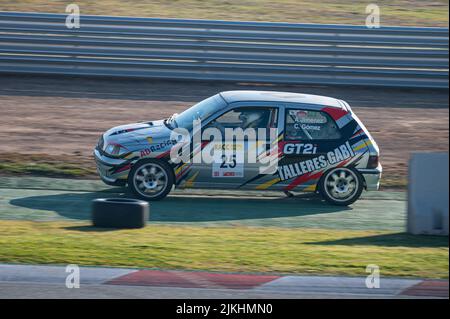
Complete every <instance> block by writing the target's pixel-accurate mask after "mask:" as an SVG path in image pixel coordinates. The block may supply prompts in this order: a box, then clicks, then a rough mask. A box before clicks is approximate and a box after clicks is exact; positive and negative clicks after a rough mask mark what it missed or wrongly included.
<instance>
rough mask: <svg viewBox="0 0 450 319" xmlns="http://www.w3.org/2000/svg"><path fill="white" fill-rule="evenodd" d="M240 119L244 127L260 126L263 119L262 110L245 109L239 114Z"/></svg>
mask: <svg viewBox="0 0 450 319" xmlns="http://www.w3.org/2000/svg"><path fill="white" fill-rule="evenodd" d="M239 120H240V121H241V123H242V125H241V127H242V129H244V130H245V129H247V128H255V129H256V128H259V127H260V124H261V121H262V120H263V114H262V112H257V111H243V112H242V113H241V114H239Z"/></svg>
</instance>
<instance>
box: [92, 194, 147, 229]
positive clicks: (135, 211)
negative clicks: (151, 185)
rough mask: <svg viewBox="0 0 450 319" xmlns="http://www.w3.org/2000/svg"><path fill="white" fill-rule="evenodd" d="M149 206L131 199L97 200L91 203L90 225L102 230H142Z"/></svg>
mask: <svg viewBox="0 0 450 319" xmlns="http://www.w3.org/2000/svg"><path fill="white" fill-rule="evenodd" d="M149 214H150V211H149V204H148V203H147V202H145V201H141V200H137V199H132V198H99V199H95V200H93V201H92V224H93V225H94V227H103V228H143V227H145V225H146V224H147V220H148V218H149Z"/></svg>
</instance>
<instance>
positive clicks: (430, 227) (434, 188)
mask: <svg viewBox="0 0 450 319" xmlns="http://www.w3.org/2000/svg"><path fill="white" fill-rule="evenodd" d="M448 164H449V162H448V153H415V154H412V156H411V159H410V162H409V187H408V225H407V228H408V232H409V233H412V234H430V235H448V190H449V189H448V185H449V183H448V180H449V176H448V174H449V172H448Z"/></svg>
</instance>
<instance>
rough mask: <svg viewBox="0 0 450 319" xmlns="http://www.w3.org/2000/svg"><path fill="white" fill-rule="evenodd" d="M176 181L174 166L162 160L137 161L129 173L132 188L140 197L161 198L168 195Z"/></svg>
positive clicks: (129, 182)
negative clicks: (173, 171)
mask: <svg viewBox="0 0 450 319" xmlns="http://www.w3.org/2000/svg"><path fill="white" fill-rule="evenodd" d="M173 183H174V176H173V173H172V168H171V167H170V166H169V164H167V163H166V162H163V161H161V160H154V159H148V160H144V161H141V162H138V163H136V164H135V165H134V166H133V168H132V169H131V171H130V174H129V175H128V186H129V187H130V190H131V191H132V192H133V193H134V194H135V195H136V196H137V197H138V198H140V199H143V200H148V201H152V200H159V199H162V198H164V197H166V196H167V194H169V192H170V190H171V189H172V185H173Z"/></svg>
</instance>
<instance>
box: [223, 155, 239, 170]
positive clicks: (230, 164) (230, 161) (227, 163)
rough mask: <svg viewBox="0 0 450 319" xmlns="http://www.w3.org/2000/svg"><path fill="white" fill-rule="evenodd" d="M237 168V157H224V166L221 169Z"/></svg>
mask: <svg viewBox="0 0 450 319" xmlns="http://www.w3.org/2000/svg"><path fill="white" fill-rule="evenodd" d="M235 167H236V155H230V156H228V157H227V156H226V155H222V164H220V168H235Z"/></svg>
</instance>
